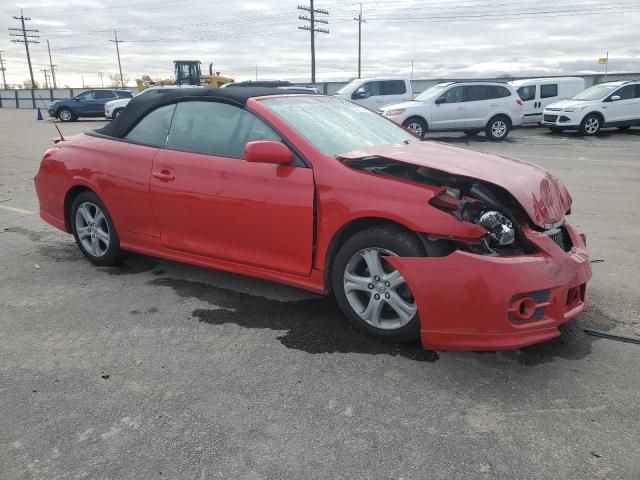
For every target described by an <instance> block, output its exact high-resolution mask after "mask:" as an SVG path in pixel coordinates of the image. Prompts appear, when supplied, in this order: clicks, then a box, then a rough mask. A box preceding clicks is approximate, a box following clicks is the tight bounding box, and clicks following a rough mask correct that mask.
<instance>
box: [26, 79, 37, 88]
mask: <svg viewBox="0 0 640 480" xmlns="http://www.w3.org/2000/svg"><path fill="white" fill-rule="evenodd" d="M22 86H23V87H24V88H40V83H39V82H38V81H37V80H36V81H35V83H34V84H33V85H32V84H31V80H25V81H24V82H22Z"/></svg>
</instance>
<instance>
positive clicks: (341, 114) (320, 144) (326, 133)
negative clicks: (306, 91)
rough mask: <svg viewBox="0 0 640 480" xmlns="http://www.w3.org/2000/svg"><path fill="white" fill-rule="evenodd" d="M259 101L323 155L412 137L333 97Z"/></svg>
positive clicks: (404, 131) (382, 118)
mask: <svg viewBox="0 0 640 480" xmlns="http://www.w3.org/2000/svg"><path fill="white" fill-rule="evenodd" d="M262 102H263V103H264V105H265V106H266V107H267V108H269V109H270V110H271V111H273V112H274V113H276V114H277V115H279V116H280V117H281V118H282V119H283V120H285V121H286V122H287V123H288V124H289V125H291V126H292V127H293V128H294V129H295V130H296V131H297V132H298V133H299V134H300V135H302V136H303V137H305V138H306V139H307V140H309V142H311V143H312V144H313V145H314V146H315V147H316V148H317V149H318V150H320V151H321V152H322V153H325V154H327V155H339V154H342V153H346V152H352V151H354V150H360V149H362V148H366V147H371V146H375V145H394V144H402V143H407V142H410V141H415V140H416V137H414V136H413V135H411V134H410V133H409V132H407V131H406V130H404V129H403V128H402V127H400V126H398V125H396V124H395V123H393V122H391V121H389V120H387V119H386V118H384V117H382V116H381V115H378V114H377V113H374V112H372V111H371V110H369V109H366V108H364V107H361V106H360V105H356V104H354V103H351V102H348V101H346V100H342V99H339V98H335V97H279V98H267V99H265V100H262Z"/></svg>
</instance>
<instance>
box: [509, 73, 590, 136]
mask: <svg viewBox="0 0 640 480" xmlns="http://www.w3.org/2000/svg"><path fill="white" fill-rule="evenodd" d="M509 83H510V84H511V86H512V87H513V88H514V89H515V91H516V92H518V95H520V98H521V99H522V102H523V107H524V108H523V112H524V124H525V125H526V124H531V123H540V122H541V121H542V112H543V111H544V107H546V106H547V105H549V104H550V103H554V102H557V101H559V100H564V99H566V98H573V97H574V96H576V95H577V94H578V93H580V92H582V91H583V90H584V78H580V77H558V78H530V79H527V80H514V81H513V82H509Z"/></svg>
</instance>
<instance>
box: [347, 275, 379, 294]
mask: <svg viewBox="0 0 640 480" xmlns="http://www.w3.org/2000/svg"><path fill="white" fill-rule="evenodd" d="M371 281H372V279H371V278H370V277H361V276H360V275H355V274H353V273H351V272H348V271H347V272H344V291H345V293H347V294H348V293H350V292H353V291H354V290H358V291H361V292H370V291H371V289H370V288H369V285H370V284H371Z"/></svg>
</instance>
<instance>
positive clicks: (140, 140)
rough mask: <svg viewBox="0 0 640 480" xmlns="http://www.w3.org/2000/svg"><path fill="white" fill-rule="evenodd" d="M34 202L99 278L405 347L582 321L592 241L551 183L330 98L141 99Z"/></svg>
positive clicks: (65, 161)
mask: <svg viewBox="0 0 640 480" xmlns="http://www.w3.org/2000/svg"><path fill="white" fill-rule="evenodd" d="M35 185H36V189H37V193H38V197H39V200H40V215H41V217H42V218H43V219H44V220H46V221H47V222H49V223H50V224H52V225H54V226H56V227H57V228H59V229H61V230H63V231H65V232H68V233H73V235H74V237H75V239H76V242H77V244H78V246H79V248H80V250H81V251H82V253H83V254H84V255H85V256H86V257H88V258H89V259H90V260H91V261H92V262H94V263H96V264H98V265H111V264H114V263H115V262H117V260H118V255H119V253H120V252H121V250H126V251H132V252H139V253H142V254H147V255H153V256H157V257H162V258H166V259H169V260H175V261H180V262H187V263H191V264H195V265H201V266H204V267H210V268H215V269H220V270H226V271H229V272H235V273H240V274H244V275H250V276H254V277H260V278H263V279H268V280H273V281H277V282H282V283H286V284H289V285H294V286H296V287H300V288H303V289H306V290H310V291H312V292H316V293H319V294H328V293H331V292H332V293H333V294H334V295H335V297H336V299H337V301H338V303H339V305H340V307H341V308H342V310H343V311H344V314H345V315H346V317H347V318H348V319H349V320H351V321H352V322H353V323H354V324H355V325H356V326H357V327H359V328H361V329H362V330H364V331H365V332H367V333H369V334H371V335H374V336H377V337H379V338H383V339H387V340H390V341H394V342H402V341H411V340H415V339H418V338H420V339H421V341H422V344H423V346H424V348H428V349H438V350H453V349H462V350H500V349H510V348H517V347H521V346H525V345H530V344H533V343H537V342H541V341H544V340H548V339H551V338H553V337H556V336H558V335H559V331H558V328H557V327H558V326H559V325H560V324H562V323H563V322H566V321H568V320H569V319H571V318H572V317H574V316H575V315H576V314H577V313H579V312H581V311H582V310H583V309H584V308H585V306H586V304H587V298H586V284H587V282H588V280H589V279H590V277H591V267H590V262H589V257H588V254H587V251H586V246H585V237H584V235H582V234H580V233H578V232H577V231H576V229H575V228H574V227H572V226H571V225H570V224H569V223H568V222H567V221H566V216H567V215H568V214H569V213H570V210H571V197H570V195H569V193H568V192H567V190H566V188H565V187H564V185H563V184H562V183H561V182H560V181H559V180H558V179H557V178H555V177H554V176H553V175H551V174H550V173H548V172H546V171H544V170H542V169H540V168H538V167H535V166H533V165H530V164H528V163H525V162H521V161H518V160H513V159H509V158H505V157H502V156H498V155H490V154H485V153H478V152H474V151H470V150H468V149H464V148H459V147H454V146H448V145H443V144H440V143H437V142H434V141H420V140H419V139H417V138H416V137H414V136H413V135H412V134H410V133H409V132H407V131H405V130H404V129H402V128H401V127H399V126H397V125H396V124H394V123H393V122H391V121H389V120H387V119H385V118H384V117H382V116H380V115H378V114H376V113H373V112H371V111H369V110H367V109H366V108H363V107H360V106H358V105H355V104H353V103H350V102H347V101H345V100H341V99H337V98H333V97H326V96H319V95H309V94H301V93H300V92H295V91H287V92H284V91H282V90H272V89H264V88H246V89H218V90H207V89H181V90H178V91H175V90H174V91H170V92H166V93H158V94H153V95H142V96H140V97H136V98H134V99H133V100H132V101H131V103H130V104H129V106H128V107H127V109H126V110H125V112H124V113H123V114H122V115H120V117H118V118H117V119H116V120H114V121H113V122H111V123H110V124H108V125H107V126H105V127H103V128H102V129H99V130H96V131H93V132H87V133H85V134H81V135H77V136H74V137H71V138H68V139H66V140H62V139H61V140H58V141H57V142H56V143H55V145H54V146H53V147H52V148H50V149H49V150H47V152H46V153H45V154H44V158H43V159H42V163H41V165H40V170H39V172H38V174H37V175H36V177H35Z"/></svg>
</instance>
